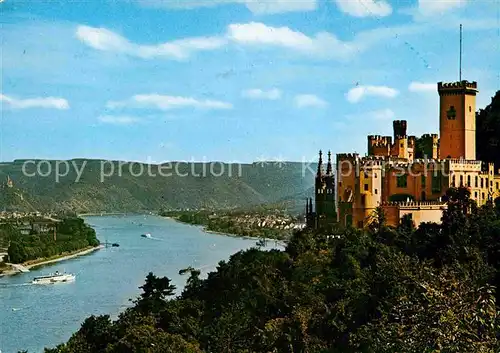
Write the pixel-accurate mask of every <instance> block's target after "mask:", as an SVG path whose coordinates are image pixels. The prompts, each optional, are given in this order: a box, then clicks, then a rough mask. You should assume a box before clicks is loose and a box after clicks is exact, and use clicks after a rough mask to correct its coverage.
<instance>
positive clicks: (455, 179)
mask: <svg viewBox="0 0 500 353" xmlns="http://www.w3.org/2000/svg"><path fill="white" fill-rule="evenodd" d="M451 186H452V187H456V186H457V177H456V176H455V175H454V176H453V177H452V178H451Z"/></svg>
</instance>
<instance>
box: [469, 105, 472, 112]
mask: <svg viewBox="0 0 500 353" xmlns="http://www.w3.org/2000/svg"><path fill="white" fill-rule="evenodd" d="M470 112H472V107H471V106H470V105H469V113H470Z"/></svg>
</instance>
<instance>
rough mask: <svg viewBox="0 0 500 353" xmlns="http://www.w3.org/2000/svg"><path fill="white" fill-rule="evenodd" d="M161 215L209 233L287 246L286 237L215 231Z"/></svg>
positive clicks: (201, 225)
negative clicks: (264, 236) (262, 236)
mask: <svg viewBox="0 0 500 353" xmlns="http://www.w3.org/2000/svg"><path fill="white" fill-rule="evenodd" d="M160 217H162V218H166V219H171V220H173V221H175V222H178V223H180V224H184V225H188V226H192V227H197V228H201V230H202V231H203V232H205V233H208V234H216V235H222V236H226V237H231V238H241V239H247V240H256V241H259V240H262V239H264V240H265V241H266V242H267V241H274V242H277V243H279V244H280V245H283V246H286V240H285V239H275V238H259V237H250V236H248V235H241V234H233V233H223V232H218V231H215V230H208V229H207V227H206V226H204V225H203V224H193V223H187V222H182V221H180V220H178V219H177V218H174V217H170V216H160Z"/></svg>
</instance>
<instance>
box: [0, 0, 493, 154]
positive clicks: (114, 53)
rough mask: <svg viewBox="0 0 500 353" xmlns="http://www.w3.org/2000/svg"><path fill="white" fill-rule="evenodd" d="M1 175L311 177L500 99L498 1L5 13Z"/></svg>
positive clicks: (161, 2) (151, 5)
mask: <svg viewBox="0 0 500 353" xmlns="http://www.w3.org/2000/svg"><path fill="white" fill-rule="evenodd" d="M0 10H1V19H0V23H1V26H2V29H1V33H0V37H1V41H2V45H1V59H2V60H1V73H2V76H1V77H2V80H1V87H0V103H1V120H0V129H1V130H0V161H12V160H14V159H32V158H40V159H72V158H96V159H97V158H98V159H112V160H129V161H145V162H151V163H160V162H163V161H170V160H175V161H179V160H182V161H193V160H195V161H228V162H231V161H232V162H252V161H261V160H294V161H303V160H310V159H311V158H316V156H317V153H318V150H319V149H322V150H324V151H326V150H331V151H332V153H344V152H357V153H360V154H362V155H364V154H365V153H366V144H367V143H366V135H369V134H380V135H391V134H392V120H395V119H403V120H407V121H408V129H409V134H413V135H417V136H419V135H421V134H423V133H438V132H439V121H438V104H439V97H438V94H437V82H439V81H444V82H452V81H457V80H458V76H459V74H458V72H459V65H458V63H459V25H460V24H463V68H462V71H463V79H466V80H469V81H477V82H478V85H479V90H480V92H479V94H478V97H477V105H478V108H483V107H485V106H486V105H487V104H488V103H490V102H491V97H492V96H493V95H494V93H495V92H496V90H498V89H500V3H499V2H498V1H497V0H474V1H472V0H470V1H468V0H406V1H405V0H398V1H396V0H378V1H377V0H265V1H264V0H189V1H185V0H78V1H77V0H60V1H57V0H4V1H1V3H0Z"/></svg>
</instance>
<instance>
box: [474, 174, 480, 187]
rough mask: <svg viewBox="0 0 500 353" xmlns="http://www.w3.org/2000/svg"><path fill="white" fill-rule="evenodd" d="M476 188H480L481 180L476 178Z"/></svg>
mask: <svg viewBox="0 0 500 353" xmlns="http://www.w3.org/2000/svg"><path fill="white" fill-rule="evenodd" d="M475 186H476V188H477V187H478V186H479V178H478V177H477V176H476V183H475Z"/></svg>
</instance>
